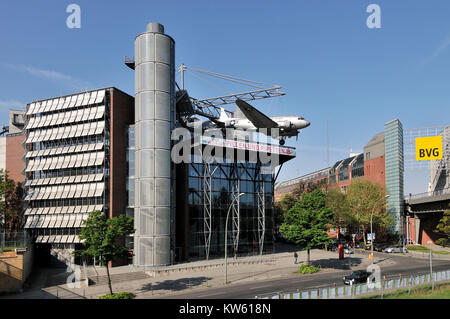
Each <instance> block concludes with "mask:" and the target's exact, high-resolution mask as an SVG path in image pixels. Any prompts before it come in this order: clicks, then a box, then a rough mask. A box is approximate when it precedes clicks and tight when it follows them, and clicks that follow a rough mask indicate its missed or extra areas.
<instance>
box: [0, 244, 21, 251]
mask: <svg viewBox="0 0 450 319" xmlns="http://www.w3.org/2000/svg"><path fill="white" fill-rule="evenodd" d="M26 247H27V246H20V245H19V246H5V247H3V248H0V252H7V251H14V249H16V248H26Z"/></svg>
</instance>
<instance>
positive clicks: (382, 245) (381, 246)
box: [373, 244, 389, 252]
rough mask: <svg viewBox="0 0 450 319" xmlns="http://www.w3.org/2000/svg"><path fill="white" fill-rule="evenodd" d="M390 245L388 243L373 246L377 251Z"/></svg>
mask: <svg viewBox="0 0 450 319" xmlns="http://www.w3.org/2000/svg"><path fill="white" fill-rule="evenodd" d="M388 246H389V245H387V244H375V245H374V246H373V249H374V250H375V251H379V252H382V251H383V249H385V248H387V247H388Z"/></svg>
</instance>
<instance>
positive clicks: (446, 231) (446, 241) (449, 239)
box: [434, 210, 450, 247]
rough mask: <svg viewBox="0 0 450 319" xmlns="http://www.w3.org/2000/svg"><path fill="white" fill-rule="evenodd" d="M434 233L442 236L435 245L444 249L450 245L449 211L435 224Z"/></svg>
mask: <svg viewBox="0 0 450 319" xmlns="http://www.w3.org/2000/svg"><path fill="white" fill-rule="evenodd" d="M434 232H435V233H438V234H439V235H442V236H443V237H442V238H439V239H438V240H436V244H438V245H440V246H443V247H446V246H449V245H450V210H446V211H445V212H444V215H443V216H442V219H441V220H440V221H439V224H437V226H436V229H435V230H434Z"/></svg>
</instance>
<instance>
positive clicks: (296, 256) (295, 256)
mask: <svg viewBox="0 0 450 319" xmlns="http://www.w3.org/2000/svg"><path fill="white" fill-rule="evenodd" d="M297 258H298V254H297V252H294V264H296V263H297Z"/></svg>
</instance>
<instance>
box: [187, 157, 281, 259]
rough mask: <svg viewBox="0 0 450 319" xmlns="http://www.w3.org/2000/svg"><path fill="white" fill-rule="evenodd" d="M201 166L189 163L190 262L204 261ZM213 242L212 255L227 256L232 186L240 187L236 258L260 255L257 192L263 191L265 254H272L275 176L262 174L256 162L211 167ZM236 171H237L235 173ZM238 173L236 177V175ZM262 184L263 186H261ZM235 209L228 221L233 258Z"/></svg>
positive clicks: (210, 251)
mask: <svg viewBox="0 0 450 319" xmlns="http://www.w3.org/2000/svg"><path fill="white" fill-rule="evenodd" d="M204 166H205V165H204V164H202V163H200V164H199V163H192V164H188V210H189V212H188V214H189V218H188V223H189V225H188V227H189V230H188V233H189V235H188V238H189V256H188V257H189V259H205V258H206V250H205V227H204V217H205V215H204V209H205V207H204V206H205V192H204V190H205V187H207V186H205V183H204V175H205V174H204V171H205V170H204V168H205V167H204ZM211 171H214V174H213V175H212V177H211V208H212V211H211V217H212V218H211V219H212V221H211V224H212V225H211V229H212V231H211V241H210V250H209V256H210V257H211V256H220V257H222V256H223V255H224V249H225V247H224V245H225V237H224V235H225V234H224V230H225V222H226V216H227V212H228V210H229V208H230V204H231V202H232V198H233V186H235V185H239V187H238V188H239V192H240V193H245V194H244V195H242V196H241V197H240V198H239V237H238V251H237V255H254V254H258V253H259V230H261V229H259V227H258V223H259V222H260V219H259V218H258V207H259V205H260V204H259V203H261V202H260V201H259V200H258V195H260V194H261V192H260V193H258V189H262V190H263V195H264V196H263V198H264V207H265V220H264V225H265V227H264V229H265V230H264V245H263V251H264V252H272V251H273V209H272V207H273V176H272V175H271V174H260V170H259V169H258V167H257V164H255V163H239V164H231V163H223V164H211ZM233 171H234V172H233ZM235 173H237V174H235ZM261 185H262V187H261ZM231 211H232V210H230V215H229V218H228V239H227V246H228V248H227V251H228V254H229V255H230V256H231V255H232V254H234V250H233V238H232V237H233V234H232V229H233V227H232V212H231Z"/></svg>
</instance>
